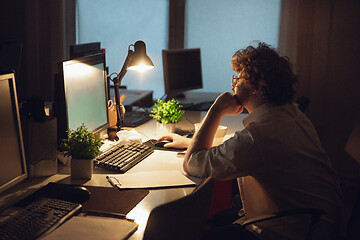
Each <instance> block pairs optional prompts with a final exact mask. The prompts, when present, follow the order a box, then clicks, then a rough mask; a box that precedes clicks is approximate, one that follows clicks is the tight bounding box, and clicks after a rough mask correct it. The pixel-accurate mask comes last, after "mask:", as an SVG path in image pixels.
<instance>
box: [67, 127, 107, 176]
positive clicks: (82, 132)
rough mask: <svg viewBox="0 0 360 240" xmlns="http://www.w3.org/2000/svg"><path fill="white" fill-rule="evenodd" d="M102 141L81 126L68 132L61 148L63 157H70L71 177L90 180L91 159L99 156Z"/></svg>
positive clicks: (91, 170)
mask: <svg viewBox="0 0 360 240" xmlns="http://www.w3.org/2000/svg"><path fill="white" fill-rule="evenodd" d="M102 144H103V142H102V139H97V138H96V136H95V134H94V133H93V132H92V131H90V130H88V129H87V128H86V126H85V124H82V125H81V126H80V127H78V128H77V129H76V130H70V131H68V138H67V139H63V140H62V142H61V148H62V150H63V153H64V155H65V156H71V177H72V178H86V179H91V176H92V172H93V166H94V165H93V164H94V163H93V159H94V158H95V157H96V156H97V155H98V154H99V152H100V146H101V145H102Z"/></svg>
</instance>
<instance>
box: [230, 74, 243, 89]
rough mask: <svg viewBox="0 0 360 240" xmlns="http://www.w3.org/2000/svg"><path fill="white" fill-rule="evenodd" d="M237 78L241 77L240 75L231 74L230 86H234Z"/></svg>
mask: <svg viewBox="0 0 360 240" xmlns="http://www.w3.org/2000/svg"><path fill="white" fill-rule="evenodd" d="M239 79H241V77H239V76H236V75H233V76H232V81H231V86H232V87H235V86H236V84H237V83H238V81H239Z"/></svg>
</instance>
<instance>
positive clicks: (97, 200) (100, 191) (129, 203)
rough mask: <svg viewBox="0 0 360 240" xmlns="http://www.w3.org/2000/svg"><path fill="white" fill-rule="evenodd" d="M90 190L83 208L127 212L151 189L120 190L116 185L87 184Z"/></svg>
mask: <svg viewBox="0 0 360 240" xmlns="http://www.w3.org/2000/svg"><path fill="white" fill-rule="evenodd" d="M85 187H86V188H87V189H88V190H89V191H90V194H91V195H90V198H89V200H87V201H86V202H84V203H83V204H82V205H83V210H84V211H86V210H93V211H102V212H111V213H122V214H127V213H129V212H130V211H131V209H133V208H134V207H135V206H136V205H137V204H138V203H139V202H140V201H141V200H142V199H143V198H144V197H145V196H146V195H147V194H148V193H149V190H145V189H133V190H119V189H118V188H116V187H98V186H85Z"/></svg>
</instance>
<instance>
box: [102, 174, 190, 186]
mask: <svg viewBox="0 0 360 240" xmlns="http://www.w3.org/2000/svg"><path fill="white" fill-rule="evenodd" d="M106 178H107V179H108V181H109V182H110V183H111V184H112V185H113V186H116V187H118V188H119V189H132V188H145V189H153V188H169V187H183V186H195V185H196V184H195V182H193V181H192V180H190V179H189V178H188V177H186V176H185V175H184V174H183V173H182V172H180V171H144V172H135V173H126V174H113V175H107V176H106Z"/></svg>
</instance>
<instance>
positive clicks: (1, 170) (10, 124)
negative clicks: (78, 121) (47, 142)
mask: <svg viewBox="0 0 360 240" xmlns="http://www.w3.org/2000/svg"><path fill="white" fill-rule="evenodd" d="M0 113H1V117H0V139H1V144H0V155H1V157H0V193H1V192H3V191H5V190H6V189H8V188H10V187H12V186H14V185H15V184H17V183H19V182H20V181H22V180H24V179H26V178H27V170H26V163H25V152H24V145H23V138H22V132H21V125H20V117H19V107H18V102H17V95H16V87H15V77H14V74H13V73H11V74H3V75H0Z"/></svg>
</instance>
